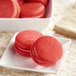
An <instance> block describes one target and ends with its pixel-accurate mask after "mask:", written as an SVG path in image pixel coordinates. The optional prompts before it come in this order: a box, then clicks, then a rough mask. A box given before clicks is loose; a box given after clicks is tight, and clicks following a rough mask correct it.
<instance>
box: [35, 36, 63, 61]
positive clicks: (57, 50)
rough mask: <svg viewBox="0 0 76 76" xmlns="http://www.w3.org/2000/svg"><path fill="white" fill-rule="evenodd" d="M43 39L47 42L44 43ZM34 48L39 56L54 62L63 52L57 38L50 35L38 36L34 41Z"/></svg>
mask: <svg viewBox="0 0 76 76" xmlns="http://www.w3.org/2000/svg"><path fill="white" fill-rule="evenodd" d="M45 41H47V42H46V43H45ZM43 44H44V45H43ZM36 50H37V53H38V55H39V56H40V57H41V58H43V59H44V60H48V61H50V60H52V61H54V62H56V61H58V60H59V59H60V58H61V56H62V53H63V49H62V46H61V44H60V43H59V42H58V40H56V39H55V38H54V37H50V36H44V37H41V38H39V39H38V40H37V42H36ZM41 52H42V54H41Z"/></svg>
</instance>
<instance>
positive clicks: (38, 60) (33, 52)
mask: <svg viewBox="0 0 76 76" xmlns="http://www.w3.org/2000/svg"><path fill="white" fill-rule="evenodd" d="M34 44H35V43H34ZM34 47H35V45H33V48H31V52H30V54H31V57H32V59H33V60H34V61H35V62H36V63H37V64H39V65H41V66H51V65H54V64H55V62H53V61H50V62H49V61H45V60H43V59H41V58H40V57H39V56H38V54H37V52H36V49H35V48H34Z"/></svg>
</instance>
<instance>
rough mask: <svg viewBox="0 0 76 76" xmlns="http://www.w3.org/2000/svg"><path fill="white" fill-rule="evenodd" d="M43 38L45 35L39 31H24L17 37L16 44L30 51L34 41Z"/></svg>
mask: <svg viewBox="0 0 76 76" xmlns="http://www.w3.org/2000/svg"><path fill="white" fill-rule="evenodd" d="M41 36H43V35H42V34H41V33H40V32H38V31H34V30H24V31H22V32H20V33H19V34H18V35H17V36H16V39H15V42H16V45H18V46H19V47H21V48H23V49H26V47H27V49H28V50H30V48H31V46H32V45H33V43H34V41H35V40H37V39H38V38H39V37H41Z"/></svg>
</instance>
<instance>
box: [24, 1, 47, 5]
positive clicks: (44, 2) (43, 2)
mask: <svg viewBox="0 0 76 76" xmlns="http://www.w3.org/2000/svg"><path fill="white" fill-rule="evenodd" d="M25 1H26V2H37V3H42V4H44V5H47V3H48V0H25Z"/></svg>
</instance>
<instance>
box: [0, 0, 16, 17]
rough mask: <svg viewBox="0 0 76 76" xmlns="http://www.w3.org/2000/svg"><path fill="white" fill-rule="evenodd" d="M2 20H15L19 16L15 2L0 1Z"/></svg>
mask: <svg viewBox="0 0 76 76" xmlns="http://www.w3.org/2000/svg"><path fill="white" fill-rule="evenodd" d="M0 7H1V8H0V18H15V16H16V14H17V10H16V6H15V3H14V0H0Z"/></svg>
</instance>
